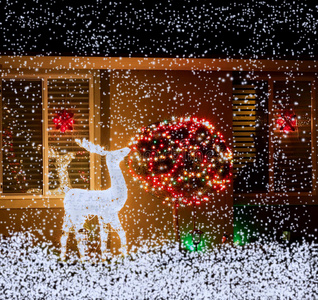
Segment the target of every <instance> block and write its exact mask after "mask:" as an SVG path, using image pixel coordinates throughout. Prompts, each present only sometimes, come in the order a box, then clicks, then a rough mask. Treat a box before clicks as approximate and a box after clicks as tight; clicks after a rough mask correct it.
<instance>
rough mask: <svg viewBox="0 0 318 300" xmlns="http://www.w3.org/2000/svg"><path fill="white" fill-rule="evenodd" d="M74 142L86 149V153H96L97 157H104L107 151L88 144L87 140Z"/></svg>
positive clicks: (98, 146)
mask: <svg viewBox="0 0 318 300" xmlns="http://www.w3.org/2000/svg"><path fill="white" fill-rule="evenodd" d="M75 142H76V143H77V144H78V145H79V146H81V147H83V148H84V149H86V150H87V151H88V152H91V153H96V154H99V155H106V154H107V152H108V151H106V150H105V149H104V147H102V146H100V145H94V144H93V143H92V142H89V141H88V140H87V139H83V140H79V139H75Z"/></svg>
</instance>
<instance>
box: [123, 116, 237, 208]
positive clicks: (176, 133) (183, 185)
mask: <svg viewBox="0 0 318 300" xmlns="http://www.w3.org/2000/svg"><path fill="white" fill-rule="evenodd" d="M130 147H131V149H132V152H131V155H130V157H129V172H130V173H131V174H132V175H133V176H134V177H135V178H136V179H137V180H139V181H141V183H142V185H143V186H145V185H146V184H147V187H148V186H149V187H151V191H152V192H153V193H154V194H156V195H157V196H164V198H165V201H164V202H173V201H175V200H174V199H182V200H181V201H180V202H181V203H184V204H193V203H196V204H199V203H201V202H202V201H205V202H206V201H208V199H210V198H211V195H212V193H213V190H224V189H225V188H226V184H228V183H229V182H230V176H231V167H232V153H231V151H230V150H229V148H228V147H227V146H226V144H225V141H224V138H223V135H222V134H221V133H220V132H216V131H215V128H214V127H213V125H212V124H211V123H210V122H209V121H207V120H205V119H199V118H195V117H181V118H173V119H172V120H171V121H168V120H165V121H163V122H160V123H156V124H151V125H149V126H147V127H143V128H141V129H140V130H139V131H138V133H137V135H136V136H135V138H133V139H131V142H130Z"/></svg>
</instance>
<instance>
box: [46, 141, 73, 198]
mask: <svg viewBox="0 0 318 300" xmlns="http://www.w3.org/2000/svg"><path fill="white" fill-rule="evenodd" d="M48 154H49V158H51V159H55V162H54V165H55V168H56V170H57V175H58V177H59V182H60V185H59V187H58V188H56V189H52V190H49V191H48V194H50V195H61V194H63V193H66V192H67V191H68V190H69V189H71V188H72V185H71V181H70V177H69V174H68V170H67V168H68V166H69V164H70V163H71V161H72V160H73V159H74V158H75V156H76V153H75V152H68V153H66V154H59V153H58V152H57V151H56V150H55V149H54V148H53V147H49V151H48Z"/></svg>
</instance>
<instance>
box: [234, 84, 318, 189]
mask: <svg viewBox="0 0 318 300" xmlns="http://www.w3.org/2000/svg"><path fill="white" fill-rule="evenodd" d="M311 104H312V82H311V81H310V80H307V81H306V80H304V79H300V80H281V79H279V80H260V81H244V82H242V81H238V82H235V83H234V86H233V107H232V111H233V145H234V193H235V194H253V193H254V194H256V193H265V194H275V193H280V194H281V195H284V194H285V193H286V195H292V194H293V193H294V194H296V193H297V194H299V193H307V194H308V193H312V192H313V184H312V183H313V179H312V178H313V176H314V174H313V163H312V151H314V146H313V145H312V139H311V126H312V125H311V123H312V116H311V115H312V108H311Z"/></svg>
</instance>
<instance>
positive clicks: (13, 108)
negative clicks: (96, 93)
mask: <svg viewBox="0 0 318 300" xmlns="http://www.w3.org/2000/svg"><path fill="white" fill-rule="evenodd" d="M89 84H90V83H89V79H83V78H75V79H71V78H64V79H60V78H59V79H50V78H48V79H45V78H44V79H43V78H42V79H36V80H33V79H3V80H2V81H1V86H2V89H1V99H2V101H1V115H2V124H1V126H2V128H1V130H2V139H1V148H2V150H3V151H2V168H3V170H2V193H3V194H11V195H12V194H22V193H23V194H37V195H63V194H64V191H65V189H66V188H84V189H86V188H89V187H90V154H89V153H88V152H87V151H84V150H83V149H82V148H80V147H79V146H78V145H77V144H76V142H75V139H76V138H79V139H82V138H86V139H89V138H91V134H90V128H89V124H90V121H89V120H90V93H89Z"/></svg>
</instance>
